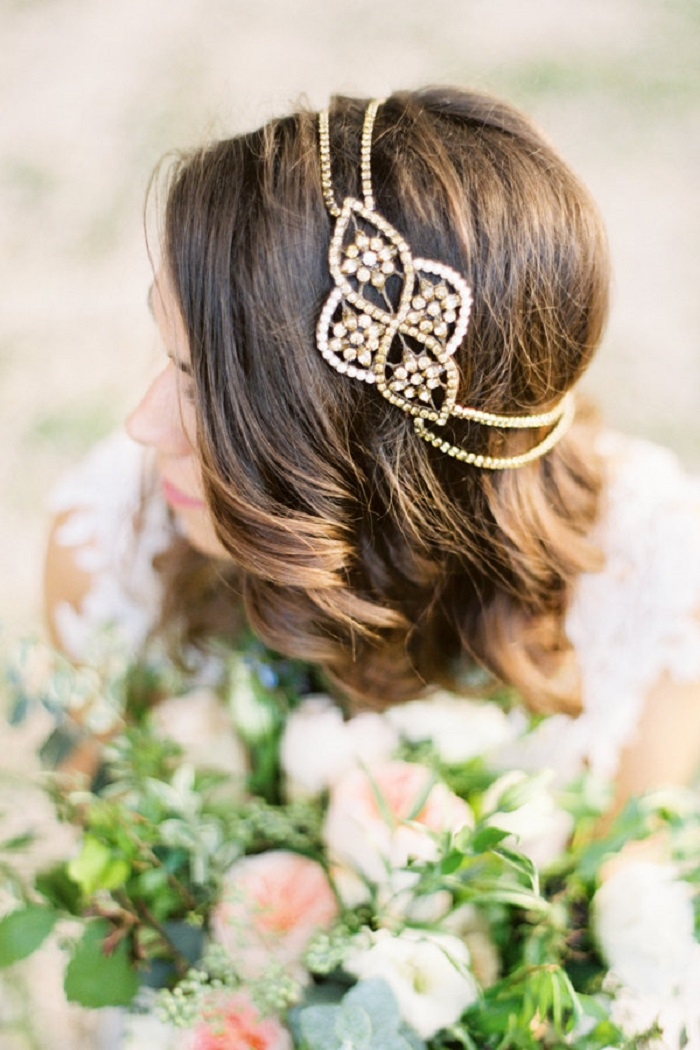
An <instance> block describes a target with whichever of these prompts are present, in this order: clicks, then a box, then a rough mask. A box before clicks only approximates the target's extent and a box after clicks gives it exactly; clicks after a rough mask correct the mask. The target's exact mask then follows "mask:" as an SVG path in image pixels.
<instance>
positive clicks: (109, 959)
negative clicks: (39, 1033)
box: [63, 921, 139, 1008]
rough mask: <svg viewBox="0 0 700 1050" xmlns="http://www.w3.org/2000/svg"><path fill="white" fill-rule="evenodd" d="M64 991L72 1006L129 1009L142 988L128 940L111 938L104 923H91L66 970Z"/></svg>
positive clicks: (108, 928) (107, 925)
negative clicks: (122, 1007) (72, 1003)
mask: <svg viewBox="0 0 700 1050" xmlns="http://www.w3.org/2000/svg"><path fill="white" fill-rule="evenodd" d="M63 987H64V990H65V993H66V998H67V999H68V1001H69V1002H74V1003H80V1005H81V1006H89V1007H94V1008H99V1007H103V1006H126V1005H128V1004H129V1003H130V1002H131V1001H132V999H133V998H134V996H135V995H136V992H137V991H138V987H139V979H138V975H137V973H136V971H135V970H134V967H133V966H132V964H131V958H130V955H129V946H128V942H127V940H126V939H120V940H117V939H115V938H114V937H113V936H111V931H110V927H109V924H108V923H106V922H104V921H94V922H89V923H87V925H86V927H85V932H84V933H83V936H82V938H81V940H80V941H79V942H78V944H77V945H76V947H75V950H74V952H73V955H72V957H71V959H70V962H69V963H68V966H67V968H66V974H65V980H64V982H63Z"/></svg>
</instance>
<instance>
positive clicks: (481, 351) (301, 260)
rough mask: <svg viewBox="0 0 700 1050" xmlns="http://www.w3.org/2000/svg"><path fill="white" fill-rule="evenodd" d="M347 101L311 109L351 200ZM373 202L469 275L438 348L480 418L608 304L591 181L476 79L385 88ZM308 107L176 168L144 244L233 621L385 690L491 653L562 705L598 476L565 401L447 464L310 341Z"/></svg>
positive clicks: (469, 436) (576, 358) (545, 371)
mask: <svg viewBox="0 0 700 1050" xmlns="http://www.w3.org/2000/svg"><path fill="white" fill-rule="evenodd" d="M364 109H365V102H364V101H362V100H356V99H347V98H336V99H334V101H333V104H332V107H331V114H330V128H331V151H332V158H333V181H334V188H335V194H336V197H337V199H338V200H342V199H343V198H344V197H345V196H347V195H353V196H359V195H360V188H359V155H360V134H361V127H362V119H363V114H364ZM372 172H373V179H374V189H375V198H376V207H377V210H378V211H379V212H380V213H381V214H383V215H384V216H385V217H386V218H387V219H388V220H389V222H391V223H392V225H393V226H394V227H395V228H396V229H398V230H399V232H400V233H401V234H402V236H404V237H405V239H406V240H407V242H408V243H409V244H410V246H411V249H412V251H413V253H414V255H415V256H422V257H424V258H428V259H435V260H439V261H440V262H442V263H444V264H446V265H448V266H450V267H452V268H453V269H456V270H457V271H458V272H460V273H461V274H463V275H464V277H465V279H466V280H467V282H468V283H469V284H470V286H471V288H472V290H473V296H474V307H473V311H472V317H471V321H470V325H469V328H468V331H467V334H466V337H465V339H464V341H463V344H462V346H461V348H460V349H459V350H458V351H457V354H456V356H455V360H456V363H457V365H458V368H459V373H460V387H459V391H458V401H459V402H460V403H461V404H466V405H470V406H473V407H476V408H481V409H485V410H487V411H491V412H495V413H499V414H514V413H518V414H526V413H529V412H533V411H536V410H540V409H542V408H547V407H550V406H551V405H553V404H554V403H556V402H557V401H558V400H559V399H560V398H561V396H562V395H563V393H564V392H565V391H567V390H569V389H570V388H571V387H572V386H573V384H575V383H576V381H577V380H578V379H579V377H580V376H581V374H582V372H583V371H584V369H585V368H586V366H587V364H588V362H589V361H590V358H591V356H592V354H593V352H594V350H595V348H596V346H597V344H598V342H599V339H600V336H601V331H602V328H603V325H604V321H605V316H606V309H607V288H608V268H607V253H606V248H605V238H604V234H603V232H602V229H601V224H600V221H599V218H598V214H597V212H596V210H595V207H594V206H593V204H592V202H591V200H590V198H589V196H588V194H587V193H586V191H585V190H584V189H583V188H582V186H581V185H580V184H579V183H578V181H577V180H576V179H575V178H574V176H573V175H572V174H571V173H570V171H569V170H568V169H567V168H566V166H565V165H564V164H563V163H562V161H561V160H560V159H559V158H558V157H557V155H556V154H555V153H554V152H553V151H552V149H551V148H550V147H549V146H548V145H547V143H546V142H545V141H543V139H542V137H541V136H540V135H539V134H538V133H537V132H536V131H535V130H534V129H533V127H532V126H531V125H530V123H529V122H528V121H527V120H526V119H525V118H524V117H522V116H521V115H520V114H518V113H517V112H516V111H514V110H513V109H512V108H511V107H509V106H507V105H505V104H503V103H500V102H497V101H495V100H493V99H491V98H488V97H485V96H483V95H481V94H476V93H471V92H467V91H460V90H453V89H445V88H438V89H429V90H423V91H419V92H410V93H399V94H394V95H392V96H391V97H390V98H389V99H388V100H387V101H386V103H385V104H384V105H382V107H381V108H380V110H379V113H378V117H377V121H376V125H375V132H374V144H373V147H372ZM330 235H331V220H330V218H329V216H328V214H327V212H326V209H325V207H324V203H323V199H322V194H321V178H320V165H319V157H318V147H317V137H316V119H315V115H314V114H312V113H309V112H299V113H296V114H294V115H292V116H289V117H286V118H284V119H280V120H275V121H272V122H270V123H268V124H266V125H265V126H264V127H263V128H261V129H260V130H258V131H254V132H252V133H250V134H247V135H241V136H238V137H236V138H233V139H229V140H226V141H223V142H217V143H215V144H214V145H211V146H209V147H207V148H205V149H202V150H201V151H198V152H196V153H194V154H193V155H190V156H188V157H186V158H184V160H183V161H182V162H181V163H180V164H179V165H178V167H177V168H176V170H175V171H174V173H173V176H172V181H171V184H170V189H169V194H168V200H167V205H166V213H165V233H164V260H165V265H166V268H167V270H168V272H169V275H170V279H171V281H172V285H173V288H174V291H175V295H176V297H177V299H178V301H179V304H180V307H181V310H182V315H183V319H184V322H185V327H186V331H187V334H188V338H189V342H190V348H191V354H192V362H193V370H194V377H195V386H196V400H197V410H198V425H199V443H200V445H199V447H200V454H201V459H202V464H203V470H204V477H205V483H206V489H207V496H208V501H209V505H210V509H211V512H212V515H213V518H214V521H215V524H216V528H217V532H218V535H219V538H220V539H221V541H222V542H223V544H224V545H225V547H226V549H227V550H228V551H229V552H230V554H231V558H232V561H233V563H234V564H235V566H236V567H237V581H238V582H237V586H238V588H239V592H240V597H241V600H242V604H243V606H244V609H245V613H246V616H247V619H248V621H249V622H250V624H251V626H252V627H253V629H254V630H255V631H256V632H257V633H258V634H259V635H260V637H261V638H262V639H263V640H264V641H265V642H266V643H267V644H269V645H270V646H272V647H273V648H275V649H277V650H279V651H281V652H283V653H286V654H289V655H293V656H297V657H301V658H303V659H305V660H308V661H310V662H313V663H317V664H319V665H320V666H321V667H322V668H324V669H325V670H326V672H327V673H328V674H329V675H330V677H331V679H332V680H334V681H335V682H336V683H337V684H338V685H339V687H340V688H341V689H342V690H343V691H344V692H345V693H346V694H347V695H348V696H350V697H351V698H354V699H355V700H356V701H359V702H361V703H363V704H371V705H374V706H384V705H385V704H388V703H391V702H394V701H398V700H402V699H405V698H407V697H410V696H415V695H417V694H418V693H419V692H420V691H421V690H422V689H423V688H424V686H425V685H426V684H433V683H439V682H445V681H453V680H454V676H455V674H457V673H458V671H459V668H460V667H464V666H470V665H473V664H477V665H480V666H481V667H484V668H486V669H487V670H488V671H489V672H491V674H492V675H494V676H496V677H497V678H498V679H501V680H503V681H506V682H508V683H511V684H513V685H514V686H516V687H517V688H518V689H519V690H520V692H521V693H522V695H523V697H524V698H525V700H526V702H528V703H529V704H530V706H531V707H533V708H535V709H537V710H542V711H547V710H569V711H575V710H577V708H578V706H579V702H580V698H579V687H578V678H577V675H576V670H575V660H574V658H573V654H572V651H571V646H570V643H569V641H568V639H567V638H566V634H565V629H564V617H565V613H566V609H567V605H568V602H569V598H570V594H571V589H572V585H573V583H574V581H575V580H576V578H577V576H578V574H579V573H580V572H581V571H583V570H586V569H592V568H594V567H596V566H597V565H598V564H599V555H598V554H597V552H596V551H595V550H594V549H593V547H592V546H591V543H590V542H589V539H588V537H589V533H590V530H591V527H592V524H593V523H594V521H595V518H596V514H597V506H598V496H599V488H600V478H599V473H600V471H599V465H598V463H597V460H596V458H595V455H594V453H593V446H592V441H591V427H590V425H589V424H588V423H586V421H585V420H584V419H582V418H579V419H578V420H577V421H576V422H575V424H574V426H573V427H572V429H571V431H570V432H569V434H568V435H567V436H566V438H565V439H563V440H562V441H561V442H560V443H559V444H558V445H557V446H556V447H555V448H554V450H553V451H552V452H550V453H549V454H548V455H546V456H545V457H543V458H542V459H540V460H537V461H535V462H533V463H530V464H528V465H527V466H524V467H521V468H519V469H516V470H507V471H500V472H499V471H497V472H490V471H485V470H479V469H478V468H475V467H472V466H466V465H464V464H462V463H460V462H457V461H455V460H453V459H451V458H449V457H448V456H446V455H444V454H443V453H441V452H440V451H438V450H436V449H434V448H432V447H430V446H429V445H427V444H426V443H425V442H423V441H422V440H421V439H420V438H419V437H418V436H417V435H416V434H415V431H414V428H413V425H412V420H411V419H410V417H409V416H407V415H405V414H404V413H403V412H401V411H400V410H399V409H398V408H396V407H394V406H392V405H390V404H389V403H388V402H387V401H385V400H384V399H383V398H382V397H381V396H380V395H379V394H378V392H377V391H376V390H375V389H373V388H371V387H369V386H367V385H365V384H363V383H360V382H357V381H353V380H351V379H349V378H348V377H346V376H341V375H338V374H337V373H336V372H335V371H333V370H332V369H331V368H330V367H329V365H328V364H327V363H326V362H325V361H324V360H323V359H322V357H321V355H320V354H319V352H318V350H317V349H316V346H315V326H316V323H317V319H318V316H319V313H320V310H321V308H322V305H323V303H324V301H325V299H326V297H327V296H328V293H329V291H330V290H331V288H332V279H331V276H330V273H329V269H328V246H329V240H330ZM544 434H546V430H543V431H541V432H535V434H534V436H533V434H532V432H526V433H525V434H523V433H517V432H512V431H509V432H507V433H504V432H500V431H493V430H490V429H488V430H487V428H484V427H481V426H479V425H478V424H473V423H472V424H466V423H465V424H460V430H459V443H460V444H462V445H464V446H465V447H467V448H469V449H474V450H476V451H483V452H487V453H489V454H492V455H503V454H505V455H511V454H513V453H514V452H518V451H521V450H522V449H523V448H524V447H527V445H528V443H533V442H534V441H536V440H538V439H539V438H540V437H542V436H543V435H544Z"/></svg>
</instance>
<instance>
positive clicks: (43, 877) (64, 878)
mask: <svg viewBox="0 0 700 1050" xmlns="http://www.w3.org/2000/svg"><path fill="white" fill-rule="evenodd" d="M34 885H35V887H36V889H37V891H38V892H39V893H41V895H42V896H43V897H45V898H46V899H47V900H48V901H50V902H51V903H52V904H54V905H55V906H56V907H57V908H61V909H62V910H63V911H67V912H69V913H70V914H71V915H80V914H81V908H80V887H79V886H78V884H77V883H76V882H74V881H73V879H72V878H71V877H70V875H69V874H68V869H67V865H66V864H57V865H56V866H55V867H54V868H49V870H48V871H42V872H40V873H39V874H38V875H37V876H36V878H35V880H34Z"/></svg>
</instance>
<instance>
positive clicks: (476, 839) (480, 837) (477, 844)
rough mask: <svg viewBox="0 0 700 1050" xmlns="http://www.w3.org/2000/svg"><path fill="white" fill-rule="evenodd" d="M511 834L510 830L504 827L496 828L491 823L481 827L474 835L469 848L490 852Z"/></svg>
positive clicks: (475, 850) (476, 851)
mask: <svg viewBox="0 0 700 1050" xmlns="http://www.w3.org/2000/svg"><path fill="white" fill-rule="evenodd" d="M509 835H510V832H509V831H504V830H503V829H502V828H495V827H492V826H491V825H489V826H487V827H484V828H479V830H478V831H477V832H475V833H474V836H473V837H472V839H471V841H470V843H469V848H470V849H471V850H472V851H473V852H474V853H488V851H489V850H492V849H493V848H494V846H498V844H499V843H500V842H503V840H504V839H506V838H508V836H509Z"/></svg>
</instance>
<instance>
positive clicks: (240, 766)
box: [151, 689, 246, 777]
mask: <svg viewBox="0 0 700 1050" xmlns="http://www.w3.org/2000/svg"><path fill="white" fill-rule="evenodd" d="M151 719H152V722H153V725H154V726H155V728H156V730H157V732H158V733H159V734H160V735H161V736H164V737H167V738H168V739H169V740H173V741H174V742H175V743H176V744H179V745H180V747H181V748H182V750H183V754H184V759H185V761H186V762H188V763H189V764H190V765H193V766H195V767H196V768H198V769H214V770H218V771H220V772H222V773H228V774H229V775H230V776H234V777H235V776H240V777H243V776H244V775H245V773H246V752H245V748H244V747H243V745H242V743H241V741H240V740H239V739H238V737H237V736H236V734H235V732H234V731H233V728H232V726H231V720H230V718H229V716H228V712H227V710H226V707H225V706H224V704H223V703H222V702H221V700H220V699H219V698H218V697H217V696H216V694H215V693H213V692H212V691H211V690H210V689H197V690H195V691H193V692H191V693H186V694H185V695H184V696H172V697H170V698H169V699H167V700H163V701H161V702H160V703H159V704H157V705H156V706H155V707H154V708H153V711H152V713H151Z"/></svg>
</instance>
